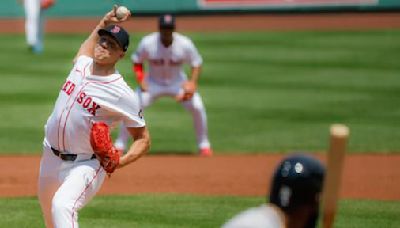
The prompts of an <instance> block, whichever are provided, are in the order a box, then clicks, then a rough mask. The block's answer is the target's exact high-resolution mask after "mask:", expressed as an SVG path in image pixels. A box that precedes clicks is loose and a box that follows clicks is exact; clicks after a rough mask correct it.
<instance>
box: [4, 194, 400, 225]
mask: <svg viewBox="0 0 400 228" xmlns="http://www.w3.org/2000/svg"><path fill="white" fill-rule="evenodd" d="M263 202H264V198H263V197H230V196H223V197H216V196H189V195H171V194H161V195H150V194H146V195H135V196H112V197H111V196H107V197H105V196H100V197H99V196H98V197H96V198H94V200H93V201H92V202H90V203H89V204H88V205H87V206H86V207H85V208H84V209H82V211H81V212H80V213H79V223H80V227H99V228H100V227H106V228H114V227H115V228H117V227H118V228H122V227H141V228H146V227H148V228H178V227H182V228H186V227H191V228H210V227H220V226H221V225H222V224H223V223H224V222H225V221H226V220H227V219H228V218H230V217H232V216H233V215H235V214H237V213H238V212H240V211H242V210H244V209H246V208H248V207H255V206H258V205H260V204H262V203H263ZM0 212H1V213H0V221H1V225H0V226H1V227H10V228H13V227H18V228H22V227H29V228H31V227H43V221H42V219H41V212H40V208H39V205H38V202H37V200H36V198H17V199H15V198H14V199H0ZM399 224H400V203H399V202H385V201H372V200H343V201H340V203H339V207H338V215H337V217H336V224H335V227H336V228H341V227H343V228H349V227H350V228H353V227H354V228H356V227H360V228H361V227H362V228H377V227H385V228H391V227H393V228H394V227H398V225H399Z"/></svg>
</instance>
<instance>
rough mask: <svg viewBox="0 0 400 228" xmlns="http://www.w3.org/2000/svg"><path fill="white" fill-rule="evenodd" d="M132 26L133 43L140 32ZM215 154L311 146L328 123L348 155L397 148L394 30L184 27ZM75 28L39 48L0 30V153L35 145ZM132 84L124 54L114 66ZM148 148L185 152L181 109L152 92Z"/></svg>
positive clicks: (322, 144)
mask: <svg viewBox="0 0 400 228" xmlns="http://www.w3.org/2000/svg"><path fill="white" fill-rule="evenodd" d="M142 35H144V34H134V36H133V37H132V41H133V42H132V43H133V45H132V46H131V47H130V49H129V53H128V55H129V54H130V53H131V52H132V50H134V48H135V46H136V44H137V42H138V40H139V38H140V37H141V36H142ZM187 35H189V36H190V37H192V38H193V40H194V42H195V44H196V45H197V47H198V49H199V51H200V53H201V54H202V56H203V59H204V68H203V74H202V77H201V79H200V85H199V90H200V92H201V95H202V96H203V101H204V103H205V106H206V108H207V113H208V120H209V132H210V139H211V142H212V145H213V147H214V150H215V151H216V152H217V153H263V152H266V151H268V152H292V151H312V152H315V151H316V152H320V151H324V150H326V148H327V144H328V128H329V126H330V124H332V123H345V124H347V125H349V127H350V130H351V137H350V141H349V151H350V152H351V153H364V152H382V153H398V152H400V140H399V138H400V131H399V130H398V129H399V126H400V106H399V105H398V104H399V103H400V96H399V93H400V74H399V72H400V61H399V59H400V42H399V40H400V31H363V32H254V33H205V34H200V33H192V34H187ZM85 38H86V36H84V35H47V36H46V41H45V43H46V45H45V46H46V47H45V48H46V49H45V52H44V54H43V55H40V56H35V55H32V54H30V53H28V51H27V48H26V46H25V41H24V37H23V36H22V35H4V34H2V35H1V36H0V50H2V53H1V55H0V63H1V75H0V78H1V82H2V83H0V103H1V109H0V129H1V130H0V153H3V154H5V153H6V154H10V153H16V154H31V153H40V151H41V142H42V138H43V125H44V124H45V122H46V119H47V117H48V116H49V114H50V112H51V110H52V107H53V104H54V102H55V99H56V97H57V94H58V92H59V89H60V87H61V85H62V84H63V82H64V80H65V78H66V76H67V74H68V72H69V70H70V68H71V66H72V65H71V61H72V59H73V57H74V55H75V52H76V51H77V49H78V47H79V45H80V43H81V42H82V41H83V40H84V39H85ZM118 68H119V70H120V72H121V73H122V74H123V75H124V76H125V78H126V80H127V81H128V83H130V85H131V86H132V87H135V82H134V79H133V76H132V73H131V72H130V68H131V64H130V61H129V57H126V58H125V59H124V60H123V61H122V62H121V63H120V64H119V66H118ZM145 118H146V121H147V124H148V126H149V129H150V133H151V136H152V142H153V144H152V150H151V153H170V152H177V153H193V152H195V151H196V145H195V136H194V131H193V127H192V121H191V117H190V115H188V113H186V112H185V111H184V109H183V108H182V107H180V105H178V104H176V103H175V102H173V101H172V100H169V99H161V100H159V101H158V102H156V103H154V105H153V106H151V107H150V108H148V109H147V110H146V112H145Z"/></svg>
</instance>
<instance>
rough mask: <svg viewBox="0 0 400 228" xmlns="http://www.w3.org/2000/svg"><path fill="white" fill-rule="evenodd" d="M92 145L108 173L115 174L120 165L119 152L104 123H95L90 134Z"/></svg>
mask: <svg viewBox="0 0 400 228" xmlns="http://www.w3.org/2000/svg"><path fill="white" fill-rule="evenodd" d="M90 144H91V145H92V148H93V151H94V153H95V154H96V156H97V159H98V160H99V161H100V164H101V166H103V168H104V170H105V171H106V172H107V173H113V172H114V170H115V168H117V166H118V164H119V156H120V154H119V152H118V150H117V149H115V147H114V145H113V143H112V139H111V135H110V129H109V128H108V125H107V124H105V123H104V122H98V123H94V124H93V126H92V129H91V132H90Z"/></svg>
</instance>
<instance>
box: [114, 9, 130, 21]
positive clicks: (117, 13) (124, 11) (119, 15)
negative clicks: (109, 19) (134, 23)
mask: <svg viewBox="0 0 400 228" xmlns="http://www.w3.org/2000/svg"><path fill="white" fill-rule="evenodd" d="M129 13H130V11H129V10H128V8H126V7H125V6H119V7H118V8H117V10H116V11H115V16H116V17H117V19H118V20H121V19H122V18H124V17H125V16H126V15H128V14H129Z"/></svg>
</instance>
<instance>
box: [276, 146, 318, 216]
mask: <svg viewBox="0 0 400 228" xmlns="http://www.w3.org/2000/svg"><path fill="white" fill-rule="evenodd" d="M324 175H325V168H324V166H323V165H322V164H321V163H320V162H319V161H318V160H317V159H315V158H312V157H310V156H306V155H301V154H299V155H292V156H289V157H287V158H285V159H284V160H283V161H282V162H281V163H280V164H279V165H278V167H277V168H276V170H275V174H274V176H273V179H272V185H271V191H270V196H269V201H270V202H271V203H272V204H275V205H276V206H278V207H279V208H281V209H282V211H284V212H285V213H290V211H291V210H293V209H295V208H296V207H298V206H302V205H307V204H310V205H312V204H316V205H319V193H321V191H322V185H323V179H324Z"/></svg>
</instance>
